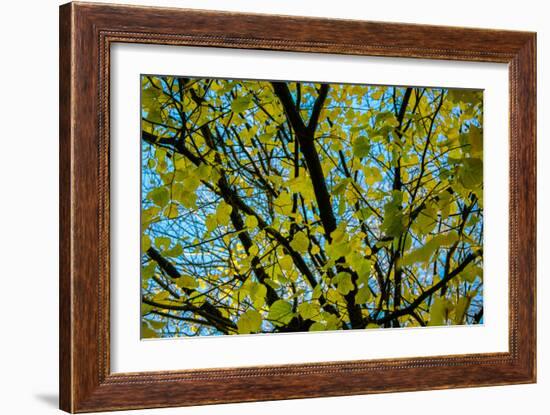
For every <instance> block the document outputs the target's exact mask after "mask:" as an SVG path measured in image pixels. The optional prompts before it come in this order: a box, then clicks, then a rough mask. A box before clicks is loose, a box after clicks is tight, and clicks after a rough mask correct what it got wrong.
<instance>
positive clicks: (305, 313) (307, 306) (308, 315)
mask: <svg viewBox="0 0 550 415" xmlns="http://www.w3.org/2000/svg"><path fill="white" fill-rule="evenodd" d="M320 312H321V309H320V307H319V304H317V303H301V304H300V305H299V306H298V313H299V314H300V315H301V316H302V318H304V319H305V320H310V319H313V318H314V317H316V316H317V315H318V314H319V313H320Z"/></svg>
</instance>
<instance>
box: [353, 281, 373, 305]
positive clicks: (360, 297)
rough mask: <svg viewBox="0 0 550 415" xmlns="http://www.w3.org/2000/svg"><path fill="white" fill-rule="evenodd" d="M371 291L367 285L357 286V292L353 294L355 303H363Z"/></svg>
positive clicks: (369, 296)
mask: <svg viewBox="0 0 550 415" xmlns="http://www.w3.org/2000/svg"><path fill="white" fill-rule="evenodd" d="M371 296H372V293H371V291H370V289H369V287H368V286H367V285H365V286H364V287H361V288H359V290H357V294H355V303H356V304H365V303H366V302H367V301H369V299H370V298H371Z"/></svg>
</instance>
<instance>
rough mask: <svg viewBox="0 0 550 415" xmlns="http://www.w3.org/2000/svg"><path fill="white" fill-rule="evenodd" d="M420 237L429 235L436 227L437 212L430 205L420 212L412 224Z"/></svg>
mask: <svg viewBox="0 0 550 415" xmlns="http://www.w3.org/2000/svg"><path fill="white" fill-rule="evenodd" d="M414 225H415V227H416V229H418V233H419V234H420V235H421V236H424V235H427V234H429V233H430V232H431V231H432V230H433V229H434V228H435V225H437V212H436V211H435V209H434V208H433V207H432V206H431V205H430V206H427V207H425V208H424V209H422V210H421V211H420V213H419V214H418V216H417V217H416V220H415V223H414Z"/></svg>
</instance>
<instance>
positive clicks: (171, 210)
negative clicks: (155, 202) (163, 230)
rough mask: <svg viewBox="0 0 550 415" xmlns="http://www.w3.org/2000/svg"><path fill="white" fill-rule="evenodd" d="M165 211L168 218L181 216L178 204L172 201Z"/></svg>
mask: <svg viewBox="0 0 550 415" xmlns="http://www.w3.org/2000/svg"><path fill="white" fill-rule="evenodd" d="M163 213H164V216H166V217H167V218H168V219H176V218H177V217H178V216H179V212H178V205H177V204H175V203H170V204H169V205H168V206H167V207H166V208H165V209H164V212H163Z"/></svg>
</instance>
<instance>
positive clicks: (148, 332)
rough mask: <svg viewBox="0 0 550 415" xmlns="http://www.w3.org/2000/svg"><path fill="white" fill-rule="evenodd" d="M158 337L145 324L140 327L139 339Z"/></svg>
mask: <svg viewBox="0 0 550 415" xmlns="http://www.w3.org/2000/svg"><path fill="white" fill-rule="evenodd" d="M157 337H159V335H158V333H157V332H156V331H155V330H153V329H152V328H150V327H149V326H148V325H147V324H146V323H143V324H142V325H141V338H142V339H155V338H157Z"/></svg>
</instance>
